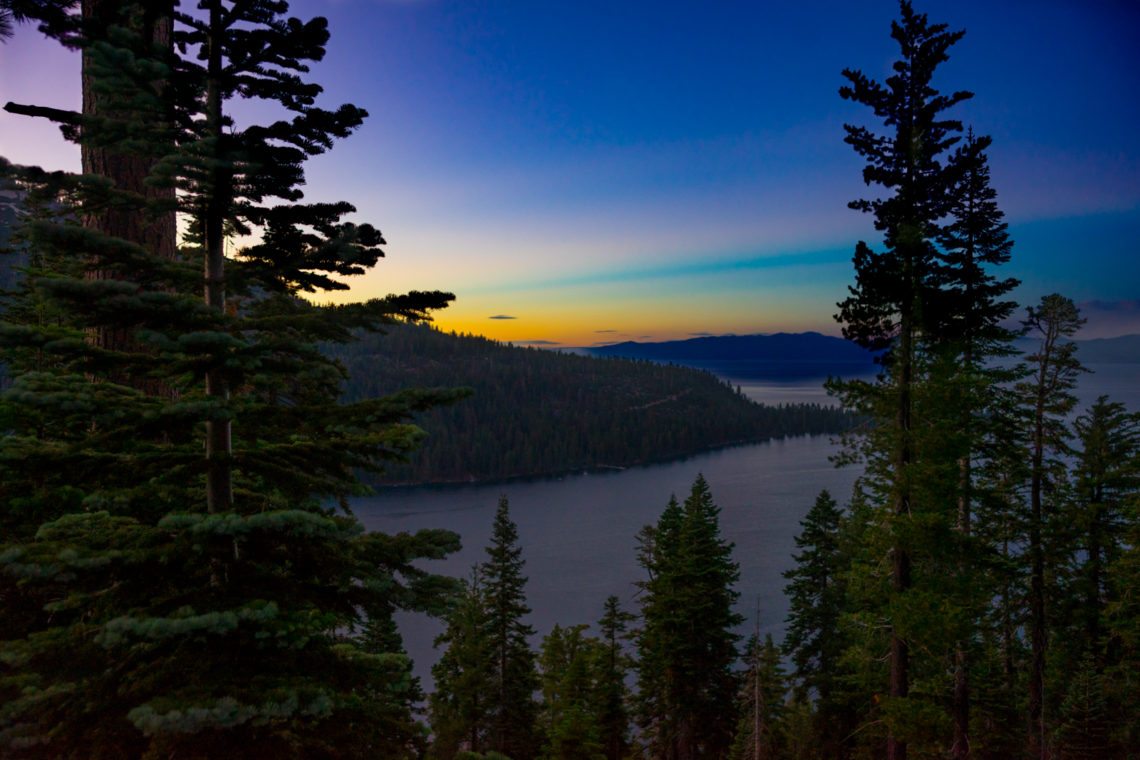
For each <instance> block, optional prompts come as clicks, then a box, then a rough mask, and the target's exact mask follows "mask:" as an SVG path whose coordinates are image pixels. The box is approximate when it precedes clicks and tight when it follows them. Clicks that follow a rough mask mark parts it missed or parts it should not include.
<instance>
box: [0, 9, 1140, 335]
mask: <svg viewBox="0 0 1140 760" xmlns="http://www.w3.org/2000/svg"><path fill="white" fill-rule="evenodd" d="M916 8H917V9H918V10H919V11H921V12H925V13H927V14H928V15H929V16H930V17H931V20H933V21H938V22H945V23H947V24H949V25H950V27H951V28H952V29H958V28H964V29H966V30H967V34H966V37H965V38H964V39H963V40H962V41H961V42H960V43H958V45H956V46H955V47H954V48H953V49H952V50H951V58H950V61H949V62H947V63H946V64H945V65H944V66H943V67H942V68H941V69H940V70H939V76H938V78H937V80H936V84H937V85H938V86H939V87H940V88H942V89H943V90H947V91H949V90H957V89H968V90H972V91H973V92H975V94H976V95H975V98H974V99H973V100H972V101H969V102H967V103H965V104H963V105H962V106H961V107H960V108H959V111H958V114H957V115H958V116H959V117H960V118H961V119H962V120H963V121H964V122H966V123H968V124H972V125H973V126H974V128H975V130H976V131H977V132H979V133H981V134H990V135H992V136H993V138H994V145H993V148H992V149H991V154H990V160H991V165H992V167H993V184H994V186H995V188H996V189H997V190H998V193H999V200H1000V202H1001V205H1002V207H1003V209H1004V210H1005V211H1006V214H1007V216H1008V219H1009V221H1010V224H1011V229H1012V233H1013V236H1014V238H1015V241H1016V245H1015V249H1014V258H1013V261H1012V262H1011V263H1010V264H1009V265H1007V266H1006V267H1005V270H1004V272H1003V273H1008V275H1011V276H1015V277H1018V278H1020V279H1022V280H1023V282H1024V284H1023V286H1022V288H1021V289H1020V290H1019V292H1018V293H1017V296H1018V298H1019V300H1021V301H1022V302H1023V303H1030V302H1033V301H1035V300H1036V299H1037V298H1038V297H1039V296H1040V295H1042V294H1044V293H1048V292H1053V291H1059V292H1062V293H1064V294H1066V295H1069V296H1071V297H1072V298H1074V299H1075V300H1076V301H1078V302H1079V303H1082V304H1084V307H1085V313H1086V315H1087V316H1088V317H1089V319H1090V322H1089V327H1088V330H1087V332H1086V334H1087V335H1088V336H1090V337H1091V336H1098V335H1111V334H1120V333H1122V332H1140V300H1138V299H1140V265H1138V264H1137V261H1138V257H1137V253H1138V251H1137V242H1136V241H1137V240H1140V146H1138V143H1137V140H1136V124H1138V123H1140V54H1138V53H1137V47H1138V46H1137V45H1136V44H1135V34H1136V30H1137V29H1140V5H1137V4H1136V3H1133V2H1125V1H1124V0H1120V1H1118V2H1113V1H1112V0H1100V1H1098V2H1089V3H1077V2H1067V1H1066V2H1059V1H1057V0H1033V1H1032V2H1030V1H1029V0H1004V1H1003V2H990V3H983V2H974V1H973V0H963V1H962V2H955V3H950V2H931V3H917V4H916ZM291 10H292V12H293V13H296V14H297V15H300V16H305V17H307V16H310V15H324V16H327V17H328V18H329V22H330V29H331V32H332V41H331V43H330V48H329V54H328V56H327V58H326V59H325V61H323V62H321V63H320V64H318V65H316V66H315V67H314V70H313V77H314V78H315V79H316V80H317V81H319V82H320V83H322V84H323V85H324V86H325V90H326V92H325V97H326V100H325V101H324V104H325V105H328V106H335V105H336V104H339V103H341V102H346V101H348V102H353V103H356V104H358V105H360V106H362V107H364V108H366V109H367V110H368V111H369V112H370V114H371V118H370V119H369V120H368V122H367V123H366V124H365V125H364V127H362V128H361V129H360V130H359V132H358V133H357V134H356V135H354V136H353V137H351V138H350V139H348V140H346V141H344V142H342V143H340V144H339V145H338V146H337V147H336V148H335V149H334V150H333V151H332V152H331V153H329V154H328V155H326V156H323V157H321V158H319V159H317V160H316V161H314V162H313V163H312V164H311V166H310V169H309V172H308V175H309V187H308V196H309V198H311V199H314V200H335V199H345V200H349V201H351V202H353V203H354V204H355V205H357V207H358V208H359V214H358V215H359V217H360V218H361V219H365V220H369V221H373V222H374V223H376V224H378V226H380V227H381V229H383V230H384V232H385V235H386V237H387V238H388V240H389V246H388V249H387V250H388V258H387V259H386V260H385V261H384V262H383V263H382V264H381V265H380V267H379V268H378V269H377V270H376V271H375V272H374V273H372V274H369V275H367V276H366V277H364V278H360V280H359V281H358V282H357V283H356V284H355V285H354V288H353V291H352V294H353V295H354V296H355V297H366V296H370V295H376V294H383V293H387V292H399V291H404V290H408V289H412V288H419V289H424V288H430V289H444V290H451V291H453V292H455V293H456V294H457V295H458V296H459V298H458V300H457V302H456V304H455V305H454V306H453V307H452V308H451V309H449V310H448V311H447V312H445V313H443V314H441V315H440V316H439V320H438V321H439V322H440V324H441V325H443V326H444V327H454V328H457V329H461V330H467V331H472V332H479V333H483V334H488V335H491V336H492V337H497V338H502V339H510V340H517V341H539V340H541V341H550V342H553V343H560V344H563V345H585V344H589V343H592V342H600V341H606V340H620V339H625V338H639V339H644V338H645V336H649V337H651V338H655V339H667V338H678V337H685V336H687V335H689V334H693V333H702V332H709V333H722V332H736V333H750V332H774V331H779V330H804V329H816V330H821V331H824V332H830V333H835V332H837V330H838V326H837V325H836V324H835V323H834V321H833V320H832V318H831V315H832V314H833V313H834V311H835V306H834V305H835V302H836V301H838V300H840V299H842V298H843V297H844V296H845V292H846V285H847V284H848V283H849V282H850V281H851V279H852V269H851V264H850V254H851V251H852V250H853V248H854V245H855V242H856V241H857V240H859V239H860V238H864V239H867V240H868V241H869V242H872V243H874V242H875V240H876V236H875V234H874V231H873V230H872V229H871V226H870V220H869V219H868V218H866V217H864V216H862V215H860V214H857V213H856V212H853V211H849V210H848V209H847V208H846V203H847V201H849V200H851V199H854V198H857V197H860V196H862V195H864V194H865V192H866V191H865V188H864V186H863V184H862V181H861V177H860V171H861V168H862V165H861V162H860V160H859V158H858V157H857V156H856V155H855V154H854V153H853V151H851V149H850V148H849V147H848V146H846V145H845V144H844V143H843V141H842V140H843V130H842V125H843V124H844V123H845V122H851V123H870V117H871V115H870V114H869V112H867V111H866V109H864V108H862V107H860V106H857V105H854V104H851V103H847V102H845V101H843V100H841V99H840V98H839V96H838V94H837V90H838V88H839V87H840V85H841V84H842V83H843V80H842V77H841V75H840V72H841V71H842V69H843V68H845V67H850V68H856V69H861V70H863V71H864V72H865V73H867V74H868V75H871V76H873V77H875V78H880V79H881V78H883V77H885V76H886V75H887V74H888V72H889V67H890V63H891V61H892V60H893V58H894V55H895V48H894V43H893V41H892V40H890V38H889V25H890V21H891V19H892V18H894V17H895V16H896V15H897V4H896V3H894V2H891V1H889V0H873V1H871V2H860V3H850V2H819V3H815V4H810V5H807V4H788V3H779V4H776V3H767V2H758V3H749V4H745V3H717V2H710V3H704V4H701V5H700V6H698V5H696V4H693V3H680V2H655V3H647V2H625V3H612V2H610V3H600V2H581V1H580V2H574V3H568V2H560V1H555V0H551V1H550V2H541V3H536V2H533V1H532V2H514V1H513V0H502V1H500V2H462V3H459V2H443V1H442V0H387V1H381V0H307V1H306V2H297V3H293V5H292V9H291ZM0 71H3V72H4V76H3V77H2V79H0V98H2V99H4V100H18V101H23V102H39V103H44V104H49V105H75V104H76V103H77V102H78V92H79V86H78V62H77V61H76V60H75V57H74V56H73V55H67V54H63V53H61V52H59V51H56V50H55V49H54V48H52V47H50V46H49V45H47V44H44V43H42V42H40V41H39V40H37V39H36V35H35V33H34V31H32V30H30V29H27V28H22V29H20V30H18V35H17V37H16V39H14V40H13V41H12V42H10V43H9V44H8V45H6V46H3V47H2V48H0ZM236 112H237V114H238V116H239V118H240V117H241V116H242V115H243V114H247V113H249V109H248V107H246V106H243V105H241V104H238V106H237V107H236ZM0 151H2V152H3V154H4V155H6V156H8V157H9V158H11V159H13V160H16V161H19V162H21V163H41V164H47V165H57V166H74V165H77V163H78V160H77V158H76V156H75V153H74V151H73V150H70V149H68V148H67V147H65V146H62V144H61V143H60V142H59V140H58V139H57V138H56V137H55V136H54V134H52V133H50V130H45V128H44V127H43V126H42V125H37V124H29V123H28V120H26V119H17V118H16V117H11V116H8V115H7V114H3V115H0ZM496 316H498V317H503V316H509V317H514V318H513V319H491V317H496Z"/></svg>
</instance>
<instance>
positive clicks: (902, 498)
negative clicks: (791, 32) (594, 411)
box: [832, 0, 1016, 760]
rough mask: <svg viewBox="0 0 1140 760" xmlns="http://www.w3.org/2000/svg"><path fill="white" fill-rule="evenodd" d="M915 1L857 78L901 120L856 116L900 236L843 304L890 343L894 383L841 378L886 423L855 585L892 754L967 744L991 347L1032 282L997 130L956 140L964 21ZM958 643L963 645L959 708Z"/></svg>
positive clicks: (892, 235)
mask: <svg viewBox="0 0 1140 760" xmlns="http://www.w3.org/2000/svg"><path fill="white" fill-rule="evenodd" d="M900 16H901V18H900V20H899V21H897V22H894V23H893V24H892V28H891V36H892V38H893V39H894V40H895V41H896V42H897V43H898V45H899V58H898V60H896V62H895V63H894V65H893V74H892V75H891V76H890V77H888V78H887V79H886V80H885V82H883V83H879V82H876V81H874V80H872V79H870V78H868V77H867V76H866V75H864V74H862V73H861V72H858V71H852V70H847V71H844V76H845V77H846V78H847V80H848V82H849V84H848V85H847V86H845V87H843V88H842V89H841V90H840V94H841V96H842V97H844V98H845V99H849V100H853V101H855V102H858V103H861V104H863V105H866V106H868V107H869V108H871V109H872V111H873V112H874V114H875V116H876V117H877V118H878V119H879V120H881V122H882V125H883V127H884V131H883V132H881V133H879V132H875V131H873V130H872V129H869V128H867V127H861V126H850V125H848V126H846V130H847V137H846V142H847V143H848V144H850V145H851V146H852V147H853V148H854V149H855V151H856V152H857V153H858V154H859V155H861V156H862V157H864V158H865V159H866V161H867V163H866V166H865V168H864V170H863V178H864V180H865V181H866V183H867V184H868V185H872V184H873V185H878V186H880V187H881V188H882V190H883V191H884V193H883V194H882V195H880V196H879V197H876V198H872V199H865V200H858V201H854V202H852V203H851V204H850V206H851V207H852V208H854V209H857V210H860V211H863V212H867V213H871V214H873V216H874V220H875V229H876V230H877V231H879V232H881V233H882V234H883V248H882V250H880V251H876V250H874V249H872V248H871V247H870V246H869V245H867V244H866V243H864V242H860V243H859V244H858V246H857V247H856V251H855V256H854V265H855V281H856V284H855V286H853V287H851V288H850V291H851V295H850V297H848V298H847V299H846V300H844V301H843V302H841V303H840V304H839V309H840V311H839V314H838V315H837V317H836V318H837V319H838V320H839V321H840V322H842V323H843V331H844V335H845V337H847V338H849V339H851V340H853V341H855V342H856V343H858V344H859V345H861V346H864V347H865V348H868V349H872V350H882V351H884V354H883V357H882V359H881V362H882V364H883V367H884V373H883V375H882V376H881V377H880V378H879V382H877V383H862V382H855V383H847V384H839V383H837V384H833V386H832V387H833V389H834V390H835V391H836V392H837V393H838V394H839V395H840V396H841V397H842V398H843V400H844V403H845V404H846V405H847V406H848V408H850V409H852V410H855V411H857V412H860V413H862V414H865V415H866V416H867V417H868V418H870V420H871V421H872V423H873V425H872V426H870V427H869V428H868V429H867V430H866V434H865V435H863V436H861V437H860V438H858V440H857V441H856V442H855V444H854V447H853V449H852V453H854V454H855V455H857V456H861V457H862V458H863V459H864V461H865V462H866V471H865V476H864V478H863V479H862V484H861V489H862V493H861V495H860V496H859V497H858V498H859V500H860V501H861V503H862V507H861V511H862V510H863V509H865V510H866V518H867V520H868V523H867V524H866V526H865V527H864V528H863V529H862V531H861V533H862V542H861V545H860V546H859V547H858V549H857V551H856V552H855V554H853V556H852V576H851V579H850V586H849V588H850V589H851V590H852V592H853V593H855V594H856V595H858V597H859V599H858V601H855V602H854V603H853V604H852V605H851V606H850V608H849V611H850V612H851V614H852V618H851V622H852V624H853V626H854V628H855V630H858V631H860V632H861V636H862V639H863V640H862V641H861V642H858V643H853V644H852V646H853V647H854V649H853V650H852V655H853V656H854V653H855V652H856V651H858V652H859V656H860V657H861V658H871V660H870V661H871V662H873V661H877V660H878V659H879V655H878V654H876V652H879V651H882V648H885V649H886V650H887V657H886V661H887V665H888V669H887V672H886V673H877V672H875V669H874V668H867V667H865V668H862V670H863V672H864V676H865V679H866V680H865V681H864V689H865V690H866V691H868V692H869V695H871V694H873V695H876V701H877V703H881V705H882V712H881V713H880V714H879V715H878V716H877V718H878V719H880V720H881V721H882V725H884V726H885V727H886V729H887V733H886V739H885V741H886V746H885V751H886V755H887V757H889V758H891V760H901V759H902V758H905V757H906V756H907V753H908V745H910V744H915V745H916V747H915V748H916V750H917V751H919V752H936V751H938V747H939V746H940V744H941V742H942V738H941V737H942V736H943V735H944V733H945V730H946V726H947V719H949V721H950V725H951V726H952V734H953V741H952V742H951V747H950V750H951V754H953V756H955V757H958V758H965V757H966V756H967V755H968V754H969V751H970V750H969V745H970V739H969V723H970V713H969V705H970V653H971V651H972V650H973V649H974V648H975V647H976V642H977V636H978V633H977V621H978V620H979V618H980V617H981V616H982V615H983V614H984V610H985V608H986V603H987V600H986V596H985V594H984V593H982V592H981V591H980V590H979V588H978V586H977V584H975V583H973V582H972V581H971V576H972V575H973V570H974V568H975V567H976V564H977V562H978V561H979V557H980V556H981V555H982V554H983V553H984V552H983V550H982V547H981V546H980V545H979V544H978V542H977V541H976V540H975V539H974V537H973V536H972V512H973V507H974V504H975V502H977V501H978V500H979V498H980V496H979V494H978V493H977V492H976V486H975V481H976V476H975V474H974V472H973V469H974V467H975V465H976V464H977V463H978V462H979V461H980V459H981V458H982V456H983V449H984V442H985V439H986V436H987V434H988V433H987V424H988V423H987V420H988V418H989V416H990V409H991V404H992V403H993V402H994V393H993V391H992V390H991V389H992V387H993V385H994V383H995V382H999V381H1001V380H1004V379H1008V378H1006V377H999V373H996V372H994V371H992V370H991V369H989V363H990V361H991V360H992V359H993V358H994V357H998V356H1003V355H1007V354H1009V353H1011V350H1010V348H1009V345H1008V344H1009V341H1010V340H1011V339H1012V334H1011V333H1010V332H1009V331H1008V330H1006V329H1005V328H1003V327H1002V325H1001V321H1002V320H1003V319H1005V318H1006V317H1008V315H1009V314H1010V313H1011V312H1012V309H1013V308H1014V304H1013V303H1012V302H1010V301H1007V300H1003V298H1004V296H1005V295H1006V294H1007V293H1008V292H1009V290H1010V289H1011V288H1012V287H1014V286H1015V285H1016V281H1015V280H1012V279H1005V280H999V279H997V278H996V277H995V276H994V275H993V274H992V273H991V271H990V269H991V268H992V267H994V266H996V265H999V264H1001V263H1004V262H1005V261H1007V260H1008V258H1009V250H1010V247H1011V242H1010V241H1009V238H1008V235H1007V232H1006V225H1005V223H1004V221H1003V218H1002V214H1001V211H1000V209H999V208H998V207H997V204H996V193H995V192H994V191H993V189H992V188H991V187H990V185H989V169H988V166H987V162H986V156H985V150H986V148H987V147H988V146H989V144H990V140H989V138H985V137H974V136H973V134H972V132H971V133H970V135H969V138H968V139H967V140H966V142H965V143H964V144H963V145H960V146H958V147H957V148H956V147H955V146H956V145H958V143H959V142H960V141H961V137H960V135H959V133H960V132H961V131H962V125H961V124H960V123H959V122H958V121H957V120H955V119H953V118H951V117H950V115H949V113H948V112H949V110H950V109H952V108H953V107H954V106H955V105H957V104H958V103H961V102H962V101H964V100H966V99H968V98H970V97H972V95H971V93H968V92H964V91H959V92H954V93H952V94H949V95H946V94H942V93H940V92H939V91H938V90H937V89H936V88H935V86H934V74H935V72H936V70H937V69H938V67H939V66H940V65H941V64H942V63H944V62H945V61H946V60H947V59H948V50H949V48H950V47H951V46H953V45H954V44H955V43H956V42H957V41H958V40H960V39H961V37H962V35H963V32H961V31H957V32H949V31H947V27H946V25H943V24H931V23H929V22H928V20H927V18H926V16H925V15H923V14H920V13H917V12H916V11H915V10H914V9H913V7H912V6H911V4H910V3H909V2H907V1H906V0H903V1H902V2H900ZM885 563H886V564H885ZM885 567H889V571H887V572H884V568H885ZM879 631H885V632H886V638H885V640H881V639H880V637H879V636H878V634H877V632H879ZM916 651H921V652H923V653H924V656H923V657H922V658H921V660H919V659H916V657H915V655H914V653H915V652H916ZM944 658H949V659H951V660H952V661H953V662H954V666H953V676H952V679H953V684H954V686H953V692H952V693H953V700H952V707H951V710H950V715H948V716H947V715H946V714H945V713H944V712H943V708H942V704H944V701H943V698H942V694H943V690H944V688H945V687H944V685H943V684H942V680H943V679H944V678H945V677H946V673H945V665H944ZM880 693H882V694H883V696H884V697H885V699H879V698H878V696H877V695H878V694H880ZM871 736H872V733H871V732H867V733H865V734H864V739H863V741H867V739H868V738H869V737H871Z"/></svg>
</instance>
